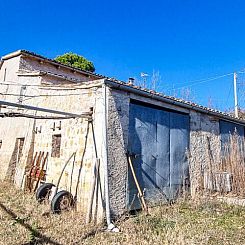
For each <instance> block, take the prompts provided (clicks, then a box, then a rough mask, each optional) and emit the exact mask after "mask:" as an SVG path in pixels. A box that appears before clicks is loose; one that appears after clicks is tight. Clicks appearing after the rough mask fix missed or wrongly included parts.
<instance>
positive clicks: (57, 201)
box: [51, 191, 74, 213]
mask: <svg viewBox="0 0 245 245" xmlns="http://www.w3.org/2000/svg"><path fill="white" fill-rule="evenodd" d="M73 204H74V199H73V196H72V194H71V193H70V192H68V191H59V192H58V193H57V194H56V195H55V196H54V197H53V199H52V201H51V210H52V212H53V213H61V212H63V211H68V210H70V209H71V208H72V207H73Z"/></svg>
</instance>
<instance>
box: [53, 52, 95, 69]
mask: <svg viewBox="0 0 245 245" xmlns="http://www.w3.org/2000/svg"><path fill="white" fill-rule="evenodd" d="M55 60H56V61H58V62H60V63H62V64H65V65H69V66H72V67H75V68H79V69H82V70H85V71H91V72H94V71H95V68H94V64H93V63H92V62H91V61H88V60H87V59H85V58H84V57H83V56H81V55H78V54H75V53H72V52H69V53H65V54H63V55H59V56H57V57H56V58H55Z"/></svg>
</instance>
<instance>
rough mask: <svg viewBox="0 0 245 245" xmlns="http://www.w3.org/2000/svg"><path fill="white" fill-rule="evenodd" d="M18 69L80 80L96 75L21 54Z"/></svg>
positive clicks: (87, 79) (88, 79)
mask: <svg viewBox="0 0 245 245" xmlns="http://www.w3.org/2000/svg"><path fill="white" fill-rule="evenodd" d="M20 70H28V71H44V72H50V73H52V74H58V75H61V76H64V77H67V78H71V79H75V80H78V81H81V82H82V81H91V80H95V79H96V77H93V76H88V75H85V74H82V73H79V72H76V71H72V70H71V69H69V68H65V67H62V66H59V64H51V63H49V62H45V61H43V60H41V59H40V60H38V59H37V58H31V57H29V56H23V55H22V56H21V58H20Z"/></svg>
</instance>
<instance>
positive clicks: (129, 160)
mask: <svg viewBox="0 0 245 245" xmlns="http://www.w3.org/2000/svg"><path fill="white" fill-rule="evenodd" d="M128 162H129V166H130V169H131V172H132V174H133V178H134V182H135V184H136V187H137V189H138V192H139V198H140V200H141V203H142V208H143V210H144V211H146V212H148V208H147V205H146V202H145V198H144V196H143V193H142V191H141V188H140V185H139V182H138V180H137V177H136V174H135V171H134V167H133V164H132V161H131V157H130V156H128Z"/></svg>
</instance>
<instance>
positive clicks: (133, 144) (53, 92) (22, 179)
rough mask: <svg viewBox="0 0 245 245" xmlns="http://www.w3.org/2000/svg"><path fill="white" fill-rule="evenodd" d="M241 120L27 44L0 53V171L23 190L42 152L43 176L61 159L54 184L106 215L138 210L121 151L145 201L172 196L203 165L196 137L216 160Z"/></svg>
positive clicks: (188, 186)
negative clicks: (79, 66) (49, 55)
mask: <svg viewBox="0 0 245 245" xmlns="http://www.w3.org/2000/svg"><path fill="white" fill-rule="evenodd" d="M4 102H8V103H4ZM11 103H12V104H11ZM27 105H28V106H32V107H35V108H44V109H46V110H47V111H45V110H35V109H32V108H28V107H25V106H27ZM31 109H32V110H31ZM48 110H50V111H48ZM54 111H62V112H65V113H67V115H65V114H63V115H57V114H56V113H53V112H54ZM69 113H70V114H69ZM79 115H81V116H79ZM244 127H245V122H244V121H242V120H239V119H237V118H234V117H232V116H230V115H228V114H225V113H222V112H220V111H216V110H212V109H209V108H206V107H203V106H200V105H197V104H194V103H191V102H187V101H184V100H180V99H176V98H174V97H169V96H166V95H163V94H161V93H157V92H155V91H151V90H148V89H144V88H140V87H137V86H135V85H134V84H133V83H132V82H131V83H128V82H122V81H118V80H115V79H112V78H108V77H105V76H102V75H99V74H96V73H91V72H87V71H84V70H80V69H76V68H72V67H70V66H67V65H64V64H60V63H58V62H56V61H54V60H51V59H48V58H45V57H42V56H40V55H37V54H35V53H32V52H29V51H25V50H20V51H16V52H14V53H10V54H8V55H6V56H4V57H2V59H1V63H0V169H1V171H0V178H1V179H8V180H10V181H12V182H13V183H14V184H15V185H16V186H18V187H20V188H25V183H26V181H27V174H28V173H29V171H30V169H31V168H32V165H33V162H35V159H34V158H35V157H36V158H37V157H38V155H39V156H40V152H43V156H47V159H46V161H45V165H44V166H43V172H44V173H45V174H44V176H43V177H42V181H43V182H49V183H53V184H56V183H57V181H58V180H59V178H60V176H61V173H62V169H64V168H63V166H64V164H65V163H66V162H67V161H68V160H69V159H70V161H68V164H67V166H66V167H65V169H64V171H63V173H62V177H61V179H60V184H59V188H60V189H64V190H68V191H70V192H71V193H72V194H73V195H74V193H76V194H75V195H76V197H77V203H78V207H79V209H80V210H82V211H83V212H85V213H86V212H88V209H89V205H91V203H92V216H93V218H94V219H99V220H101V219H102V218H103V217H107V221H108V223H109V221H110V219H111V218H113V217H117V216H120V215H122V214H123V213H125V212H126V211H129V210H134V209H139V208H141V203H140V202H139V198H138V197H139V194H138V192H139V190H138V189H137V186H136V184H135V180H134V178H133V173H132V171H131V170H130V167H129V162H128V161H129V157H130V159H131V160H132V164H133V168H134V171H135V174H136V177H137V181H138V183H139V186H140V188H141V190H142V192H143V195H144V198H145V200H146V203H147V205H154V204H155V203H159V202H160V201H169V200H174V199H176V198H177V197H178V195H180V194H181V192H182V190H183V188H184V189H185V190H187V191H189V190H191V194H192V195H195V193H196V192H197V191H198V189H199V180H198V178H197V175H196V172H197V171H199V170H200V169H203V168H205V166H207V165H208V164H209V163H208V162H207V160H206V157H205V156H206V155H207V154H208V153H207V152H206V150H205V147H204V145H206V144H209V147H210V152H211V154H212V158H213V161H214V162H218V161H219V159H220V149H221V148H222V146H223V145H224V144H225V143H226V142H227V139H228V135H229V133H232V132H234V131H236V132H238V134H239V135H241V136H244ZM207 140H208V141H207ZM71 156H72V157H71ZM91 193H92V195H91ZM91 198H92V200H91Z"/></svg>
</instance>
